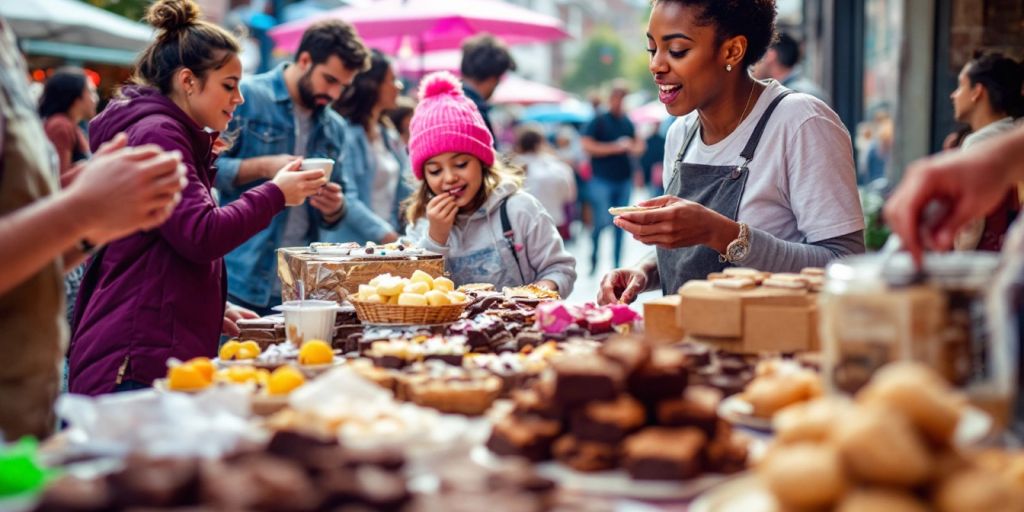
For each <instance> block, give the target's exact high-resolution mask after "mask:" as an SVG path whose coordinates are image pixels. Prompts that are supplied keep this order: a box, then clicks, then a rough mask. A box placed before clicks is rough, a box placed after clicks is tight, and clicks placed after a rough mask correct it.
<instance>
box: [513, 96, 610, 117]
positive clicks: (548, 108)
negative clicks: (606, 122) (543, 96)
mask: <svg viewBox="0 0 1024 512" xmlns="http://www.w3.org/2000/svg"><path fill="white" fill-rule="evenodd" d="M593 118H594V108H593V107H591V106H590V105H589V104H587V103H583V102H582V101H579V100H575V99H569V100H566V101H563V102H562V103H560V104H557V105H533V106H531V107H527V108H526V110H525V111H523V116H522V117H521V118H520V120H521V121H523V122H527V121H534V122H538V123H587V122H589V121H590V120H591V119H593Z"/></svg>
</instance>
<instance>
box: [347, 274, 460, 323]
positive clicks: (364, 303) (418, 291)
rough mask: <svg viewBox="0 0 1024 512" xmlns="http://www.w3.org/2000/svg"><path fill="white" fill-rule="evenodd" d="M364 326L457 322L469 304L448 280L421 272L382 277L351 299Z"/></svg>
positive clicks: (384, 275) (360, 287) (383, 275)
mask: <svg viewBox="0 0 1024 512" xmlns="http://www.w3.org/2000/svg"><path fill="white" fill-rule="evenodd" d="M349 299H350V301H351V302H352V305H353V306H355V308H356V315H358V316H359V320H360V321H362V322H363V323H370V324H402V325H431V324H444V323H450V322H454V321H456V320H458V319H459V316H460V315H462V312H463V311H464V310H465V309H466V306H467V305H468V304H469V299H468V298H467V297H466V294H464V293H462V292H458V291H455V283H453V282H452V280H451V279H448V278H447V277H432V276H431V275H430V274H428V273H426V272H423V271H420V270H417V271H416V272H414V273H413V275H412V277H408V278H406V277H398V276H393V275H391V274H381V275H379V276H377V277H375V278H373V279H372V280H370V283H369V284H365V285H360V286H359V292H358V293H357V294H356V296H355V297H349Z"/></svg>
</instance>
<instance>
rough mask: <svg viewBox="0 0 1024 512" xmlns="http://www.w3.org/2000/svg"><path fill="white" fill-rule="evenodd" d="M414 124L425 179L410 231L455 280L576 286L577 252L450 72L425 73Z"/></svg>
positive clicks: (418, 165) (412, 140)
mask: <svg viewBox="0 0 1024 512" xmlns="http://www.w3.org/2000/svg"><path fill="white" fill-rule="evenodd" d="M419 95H420V102H419V104H418V105H417V106H416V111H415V113H414V114H413V116H412V121H411V122H410V124H409V157H410V160H411V161H412V171H413V174H414V175H415V176H416V178H417V179H418V180H420V187H419V190H417V191H416V192H414V193H413V195H412V196H411V197H410V198H409V200H408V201H407V202H406V217H407V219H408V221H409V225H408V228H407V229H406V236H407V238H409V239H411V240H412V241H413V242H414V243H415V244H416V245H417V246H419V247H423V248H425V249H427V250H430V251H434V252H438V253H441V254H442V255H444V256H445V265H446V267H447V270H448V272H449V274H450V275H451V277H452V280H454V281H455V282H456V284H459V285H462V284H467V283H491V284H494V285H495V286H496V287H497V288H498V289H501V288H502V287H504V286H521V285H525V284H530V283H532V284H536V285H537V286H540V287H543V288H548V289H550V290H554V291H557V292H558V293H559V294H561V296H562V297H567V296H568V295H569V294H570V293H571V292H572V287H573V284H574V283H575V281H576V259H575V258H573V256H572V255H571V254H569V252H568V251H566V250H565V246H564V245H562V237H561V236H559V234H558V230H557V229H556V228H555V223H554V221H553V220H552V219H551V217H550V216H549V215H548V214H547V213H546V212H545V210H544V207H543V206H541V204H540V202H539V201H537V199H536V198H534V197H533V196H531V195H530V194H528V193H526V192H523V191H522V190H520V185H521V183H522V173H521V172H518V170H516V169H512V168H509V167H507V166H506V165H504V163H502V162H501V161H499V160H496V158H495V152H494V148H493V145H494V139H493V137H492V136H491V132H490V131H489V130H488V129H487V125H485V124H484V120H483V117H481V115H480V112H479V111H478V110H477V108H476V106H475V105H474V104H473V102H472V101H470V100H469V98H467V97H466V96H465V95H464V94H463V92H462V86H461V85H460V84H459V81H458V80H457V79H456V78H455V77H454V76H452V74H451V73H447V72H440V73H433V74H430V75H428V76H427V77H426V78H424V79H423V83H422V84H421V85H420V94H419Z"/></svg>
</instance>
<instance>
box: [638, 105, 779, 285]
mask: <svg viewBox="0 0 1024 512" xmlns="http://www.w3.org/2000/svg"><path fill="white" fill-rule="evenodd" d="M791 92H793V91H783V92H782V94H779V96H778V97H777V98H775V99H774V100H773V101H772V102H771V104H770V105H768V109H767V110H765V112H764V114H762V115H761V119H759V120H758V121H757V126H755V127H754V132H753V133H752V134H750V140H748V141H747V145H746V147H744V148H743V152H742V153H740V156H741V157H742V158H743V160H744V162H743V164H742V165H739V166H732V165H704V164H688V163H685V162H683V157H684V155H686V151H687V149H689V147H690V144H691V143H693V139H694V137H696V136H697V133H699V132H700V124H699V123H697V124H695V125H694V128H693V129H692V130H691V131H690V134H689V135H688V136H687V137H686V142H685V143H684V144H683V147H682V149H680V150H679V154H678V155H677V156H676V160H675V163H674V164H673V165H672V176H671V177H670V178H669V181H668V184H667V185H666V187H665V193H666V194H670V195H674V196H678V197H681V198H683V199H687V200H690V201H693V202H695V203H699V204H701V205H703V206H704V207H705V208H710V209H712V210H714V211H716V212H718V213H720V214H722V215H725V216H726V217H729V218H730V219H732V220H736V216H737V214H738V213H739V211H740V200H741V199H742V198H743V189H744V188H745V187H746V185H747V176H748V174H749V172H750V169H749V168H748V165H749V164H750V161H751V160H753V159H754V150H755V149H757V144H758V143H759V142H761V135H762V134H763V133H764V128H765V126H766V125H767V124H768V119H769V118H770V117H771V115H772V112H774V111H775V107H776V106H778V104H779V102H780V101H782V99H783V98H785V97H786V96H788V95H789V94H790V93H791ZM657 251H658V275H659V276H661V292H662V293H663V294H665V295H669V294H674V293H676V291H677V290H679V287H680V286H682V285H683V283H685V282H687V281H689V280H691V279H704V278H706V277H707V275H708V274H710V273H712V272H721V271H722V269H724V268H725V267H726V266H727V265H729V264H728V263H725V262H722V261H721V260H719V257H718V256H719V255H718V252H716V251H715V250H714V249H711V248H710V247H707V246H704V245H695V246H692V247H682V248H679V249H662V248H661V247H659V248H658V249H657Z"/></svg>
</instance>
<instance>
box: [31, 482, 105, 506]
mask: <svg viewBox="0 0 1024 512" xmlns="http://www.w3.org/2000/svg"><path fill="white" fill-rule="evenodd" d="M110 501H111V496H110V489H109V487H108V486H107V482H106V481H105V480H85V479H80V478H75V477H72V476H65V477H63V478H60V479H58V480H56V481H54V482H52V483H50V484H49V485H48V486H47V487H46V491H45V492H43V495H42V496H41V497H40V499H39V503H38V505H36V508H35V511H36V512H100V511H103V510H108V509H109V508H110V507H111V502H110Z"/></svg>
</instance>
